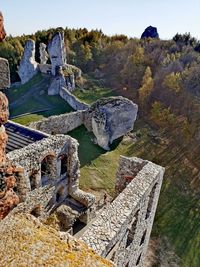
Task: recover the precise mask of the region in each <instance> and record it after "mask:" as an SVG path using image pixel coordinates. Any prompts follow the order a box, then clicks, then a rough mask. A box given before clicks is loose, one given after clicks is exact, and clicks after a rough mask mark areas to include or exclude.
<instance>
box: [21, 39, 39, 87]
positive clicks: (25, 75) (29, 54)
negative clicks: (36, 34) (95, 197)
mask: <svg viewBox="0 0 200 267" xmlns="http://www.w3.org/2000/svg"><path fill="white" fill-rule="evenodd" d="M37 72H38V63H37V62H36V61H35V42H34V41H33V40H28V41H26V44H25V48H24V54H23V57H22V60H21V63H20V66H19V70H18V73H19V76H20V79H21V82H22V84H24V83H26V82H28V81H29V80H30V79H31V78H32V77H33V76H34V75H35V74H37Z"/></svg>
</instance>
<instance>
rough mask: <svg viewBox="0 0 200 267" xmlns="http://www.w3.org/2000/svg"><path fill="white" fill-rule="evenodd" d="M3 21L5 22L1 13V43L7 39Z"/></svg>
mask: <svg viewBox="0 0 200 267" xmlns="http://www.w3.org/2000/svg"><path fill="white" fill-rule="evenodd" d="M3 21H4V19H3V15H2V13H1V12H0V42H2V41H3V40H4V39H5V37H6V31H5V29H4V25H3Z"/></svg>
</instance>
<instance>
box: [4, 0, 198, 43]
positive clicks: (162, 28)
mask: <svg viewBox="0 0 200 267" xmlns="http://www.w3.org/2000/svg"><path fill="white" fill-rule="evenodd" d="M0 10H1V11H2V13H3V15H4V20H5V29H6V32H7V35H10V34H11V35H13V36H16V35H22V34H31V33H34V32H36V31H37V30H43V29H49V28H52V27H63V28H65V27H68V28H87V29H89V30H90V29H101V30H102V31H103V32H104V33H105V34H108V35H113V34H126V35H128V36H129V37H140V36H141V34H142V32H143V31H144V29H145V28H146V27H148V26H149V25H152V26H155V27H157V29H158V33H159V35H160V38H161V39H171V38H173V36H174V35H175V34H176V33H177V32H178V33H185V32H190V33H191V35H192V36H194V37H196V38H198V39H200V18H199V14H200V0H57V1H56V0H0Z"/></svg>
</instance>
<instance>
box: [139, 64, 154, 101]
mask: <svg viewBox="0 0 200 267" xmlns="http://www.w3.org/2000/svg"><path fill="white" fill-rule="evenodd" d="M153 86H154V81H153V78H152V72H151V69H150V67H147V68H146V71H145V73H144V76H143V79H142V86H141V87H140V89H139V102H140V103H141V105H142V106H146V103H147V101H148V99H149V96H150V94H151V92H152V90H153Z"/></svg>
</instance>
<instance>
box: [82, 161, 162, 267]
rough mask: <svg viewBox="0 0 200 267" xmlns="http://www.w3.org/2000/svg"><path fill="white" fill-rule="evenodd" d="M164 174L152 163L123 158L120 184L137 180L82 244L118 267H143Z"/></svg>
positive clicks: (85, 236) (120, 196) (109, 209)
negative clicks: (130, 179)
mask: <svg viewBox="0 0 200 267" xmlns="http://www.w3.org/2000/svg"><path fill="white" fill-rule="evenodd" d="M142 165H143V166H142ZM135 167H136V169H138V170H139V171H138V173H137V175H136V170H135ZM141 167H142V168H141ZM163 174H164V169H163V168H162V167H160V166H158V165H155V164H153V163H151V162H148V161H142V160H138V159H136V158H126V157H121V158H120V165H119V170H118V172H117V180H118V184H119V180H120V177H121V178H122V181H124V176H133V180H132V181H129V182H127V187H126V188H125V189H124V190H123V191H122V192H121V193H120V194H119V195H118V196H117V197H116V199H115V200H114V201H113V202H112V203H111V204H110V205H109V206H108V207H107V208H106V209H104V210H103V211H102V212H101V213H100V215H99V216H98V217H97V218H96V220H95V221H94V222H93V223H92V225H91V226H90V227H89V228H88V229H87V230H86V231H85V232H84V233H83V235H82V237H81V240H83V241H84V242H85V243H87V244H88V245H89V246H90V247H91V248H93V249H94V250H95V251H96V252H97V253H98V254H99V255H101V256H103V257H106V258H108V259H110V260H112V261H114V263H115V264H116V265H117V266H118V267H124V266H130V267H135V266H138V267H142V266H143V262H144V258H145V255H146V250H147V246H148V242H149V237H150V233H151V229H152V224H153V220H154V215H155V211H156V207H157V202H158V198H159V193H160V188H161V184H162V179H163ZM122 184H123V182H122Z"/></svg>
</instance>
